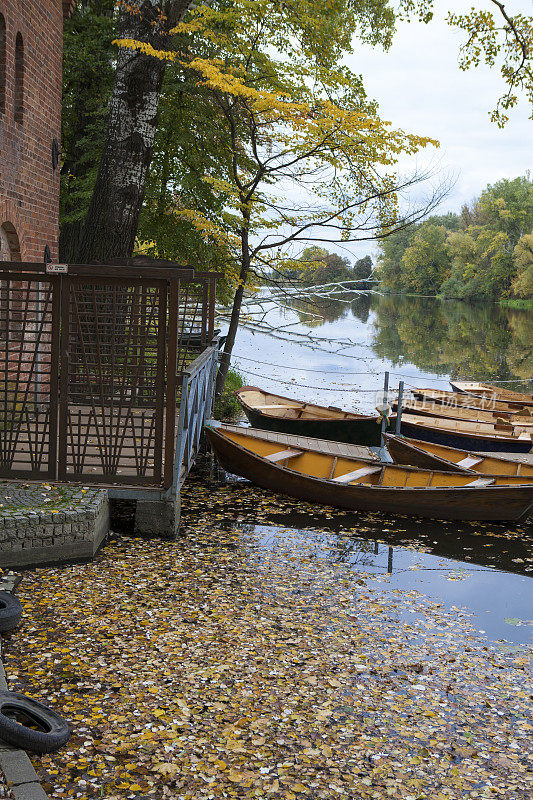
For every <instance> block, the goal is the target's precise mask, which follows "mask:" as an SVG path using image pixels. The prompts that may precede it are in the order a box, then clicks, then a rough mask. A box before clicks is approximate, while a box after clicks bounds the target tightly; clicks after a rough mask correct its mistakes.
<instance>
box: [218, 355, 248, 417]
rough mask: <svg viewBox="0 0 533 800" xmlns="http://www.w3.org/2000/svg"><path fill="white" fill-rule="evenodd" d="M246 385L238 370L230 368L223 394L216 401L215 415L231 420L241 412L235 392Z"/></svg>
mask: <svg viewBox="0 0 533 800" xmlns="http://www.w3.org/2000/svg"><path fill="white" fill-rule="evenodd" d="M241 386H244V380H243V378H242V376H241V375H240V374H239V373H238V372H237V370H235V369H232V368H230V369H229V370H228V374H227V375H226V382H225V384H224V389H223V390H222V394H221V395H220V396H219V397H218V398H217V399H216V401H215V408H214V412H213V413H214V416H215V418H216V419H218V420H220V421H221V422H231V421H232V420H234V419H235V418H236V417H238V416H239V414H240V413H241V406H240V403H239V401H238V400H237V398H236V397H235V394H234V393H235V392H236V391H237V389H240V388H241Z"/></svg>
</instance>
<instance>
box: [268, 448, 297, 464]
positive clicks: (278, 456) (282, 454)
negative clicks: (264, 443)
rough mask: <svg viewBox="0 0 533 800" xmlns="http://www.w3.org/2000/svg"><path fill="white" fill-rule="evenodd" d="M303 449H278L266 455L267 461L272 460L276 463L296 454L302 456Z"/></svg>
mask: <svg viewBox="0 0 533 800" xmlns="http://www.w3.org/2000/svg"><path fill="white" fill-rule="evenodd" d="M302 453H303V450H278V452H277V453H270V455H269V456H265V461H272V462H273V463H274V464H276V463H277V462H278V461H285V460H286V459H287V458H294V456H301V455H302Z"/></svg>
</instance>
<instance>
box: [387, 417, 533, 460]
mask: <svg viewBox="0 0 533 800" xmlns="http://www.w3.org/2000/svg"><path fill="white" fill-rule="evenodd" d="M400 433H401V434H402V435H403V436H407V437H408V438H409V439H421V440H422V441H425V442H434V443H435V444H445V445H448V446H449V447H457V448H459V449H460V450H482V451H487V452H496V453H497V452H500V453H529V452H530V450H531V447H532V444H533V439H532V437H533V428H532V427H531V425H511V424H510V423H508V422H501V423H500V422H495V423H490V422H474V421H466V420H460V419H444V418H442V417H426V416H423V415H415V414H408V413H407V414H403V413H402V419H401V429H400Z"/></svg>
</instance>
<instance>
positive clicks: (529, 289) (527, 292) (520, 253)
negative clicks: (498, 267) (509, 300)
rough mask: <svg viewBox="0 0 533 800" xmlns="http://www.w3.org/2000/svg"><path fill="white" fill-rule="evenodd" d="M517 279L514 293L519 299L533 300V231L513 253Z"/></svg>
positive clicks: (523, 238) (514, 283)
mask: <svg viewBox="0 0 533 800" xmlns="http://www.w3.org/2000/svg"><path fill="white" fill-rule="evenodd" d="M513 258H514V262H515V266H516V277H515V279H514V281H513V283H512V287H511V288H512V292H513V294H514V295H516V296H517V297H522V298H524V299H527V300H529V299H533V231H532V232H531V233H528V234H526V235H525V236H522V238H521V239H520V240H519V241H518V244H517V245H516V247H515V249H514V253H513Z"/></svg>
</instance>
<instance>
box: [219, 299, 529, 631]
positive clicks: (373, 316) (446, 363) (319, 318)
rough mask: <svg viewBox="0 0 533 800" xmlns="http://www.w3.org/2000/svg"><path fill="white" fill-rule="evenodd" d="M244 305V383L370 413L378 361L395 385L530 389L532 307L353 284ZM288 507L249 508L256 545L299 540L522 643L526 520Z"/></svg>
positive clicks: (239, 346)
mask: <svg viewBox="0 0 533 800" xmlns="http://www.w3.org/2000/svg"><path fill="white" fill-rule="evenodd" d="M261 297H265V295H261ZM280 305H282V306H283V307H280ZM246 314H247V317H248V320H249V322H248V323H246V324H247V327H243V328H241V329H240V330H239V334H238V337H237V341H236V345H235V349H234V356H235V357H234V359H233V363H234V365H235V366H236V367H237V368H238V369H239V371H240V372H241V373H242V374H243V375H244V377H245V379H246V382H247V383H251V384H254V385H257V386H260V387H262V388H267V389H269V390H270V391H272V392H274V393H279V394H282V395H287V396H292V397H298V398H299V399H303V400H307V401H315V402H319V403H321V404H324V405H335V406H340V407H342V408H347V409H353V408H357V409H359V410H362V411H365V412H372V411H373V409H374V406H375V403H376V398H375V393H376V391H379V390H380V389H381V388H382V385H383V373H384V371H385V370H389V371H390V372H391V387H392V388H393V389H394V388H396V387H397V386H398V382H399V381H400V380H402V379H403V380H404V381H405V383H406V385H407V386H408V385H409V384H411V385H414V386H419V387H431V388H443V389H450V386H449V383H448V380H449V378H450V377H452V378H458V379H460V378H463V379H472V380H482V381H489V382H490V381H496V380H498V381H513V382H509V383H502V385H503V386H508V387H509V388H516V389H529V391H532V388H533V384H532V382H531V378H532V377H533V311H529V310H514V309H504V308H501V307H499V306H490V305H479V306H473V305H469V304H466V303H461V302H458V301H443V302H441V301H438V300H433V299H427V298H416V297H397V296H394V297H392V296H389V297H385V296H379V295H377V294H368V293H363V294H353V295H346V296H345V297H344V298H343V301H342V302H341V301H331V300H324V299H320V298H317V297H312V296H310V297H309V299H308V301H302V300H292V301H290V300H289V301H287V300H283V301H280V302H278V303H269V302H264V301H263V300H262V301H261V304H260V305H256V306H254V305H248V307H247V309H246ZM254 321H255V322H259V323H260V324H261V325H263V324H264V323H265V322H266V323H268V324H269V325H271V326H273V330H271V332H270V333H268V332H266V331H264V330H262V331H258V330H257V328H256V327H255V325H254V324H253V322H254ZM250 323H252V324H250ZM236 491H238V488H237V487H236ZM289 502H290V501H289ZM298 505H299V504H297V503H296V502H295V503H294V509H293V510H292V511H288V512H286V511H285V512H283V513H281V514H277V515H276V514H275V513H273V514H271V515H270V516H269V519H268V522H267V523H266V524H265V523H264V522H257V523H254V522H253V516H254V515H253V509H250V517H249V518H248V519H249V524H250V530H253V532H254V535H256V536H257V535H258V536H259V537H260V540H261V542H262V544H263V546H264V547H265V548H267V549H268V548H271V547H283V546H286V545H287V544H288V543H290V541H293V540H294V539H295V537H296V538H298V537H306V539H307V544H308V545H311V544H312V546H313V547H314V548H315V551H316V557H317V558H324V559H326V560H328V561H331V562H332V563H334V562H339V563H343V564H348V565H350V566H352V567H353V569H354V570H357V571H360V570H363V571H365V572H367V573H368V574H369V575H370V576H371V578H370V581H371V582H382V584H383V587H384V588H389V589H392V590H394V589H398V590H403V591H406V592H408V591H416V592H420V593H421V594H424V595H426V596H428V597H430V598H432V599H434V600H437V601H438V602H442V604H443V606H444V607H447V608H451V607H453V606H456V607H460V608H464V609H465V613H468V614H472V615H474V616H473V617H472V624H473V625H474V626H475V627H476V628H477V629H478V630H480V631H482V632H483V633H484V634H486V636H487V638H488V639H490V640H492V641H495V640H505V641H504V642H500V645H499V646H501V647H505V646H506V644H505V642H508V643H510V644H509V646H511V645H513V644H514V645H516V644H525V643H528V642H529V643H531V642H532V634H533V626H532V624H531V620H532V619H533V580H532V577H533V551H532V543H533V522H532V520H529V521H528V522H527V523H523V524H520V525H513V524H510V525H496V524H486V523H462V524H461V523H445V522H438V521H435V520H417V519H412V520H410V519H406V518H396V519H387V518H385V517H381V516H380V515H375V516H368V515H356V514H353V515H346V514H342V513H339V514H336V513H335V512H332V511H330V510H328V512H327V513H326V512H324V513H323V514H320V515H318V516H317V518H316V519H312V518H310V516H309V514H308V513H305V512H302V511H300V510H299V508H298ZM240 513H241V515H242V506H241V507H240ZM240 518H241V519H242V516H241V517H240ZM228 523H229V524H231V512H230V513H229V516H228ZM347 527H348V528H349V531H347V530H346V529H347ZM389 573H390V574H389ZM528 623H529V624H528ZM421 624H423V621H422V622H421Z"/></svg>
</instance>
